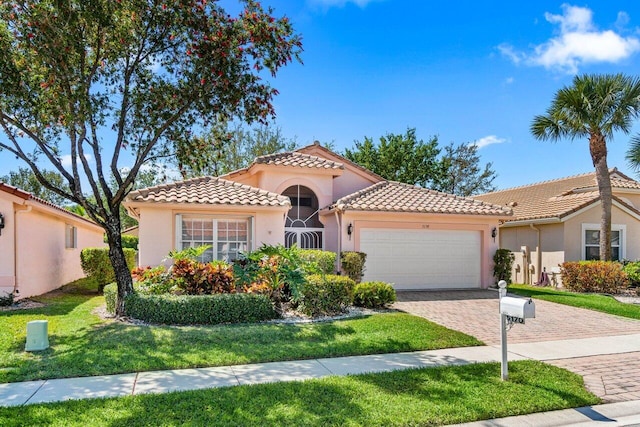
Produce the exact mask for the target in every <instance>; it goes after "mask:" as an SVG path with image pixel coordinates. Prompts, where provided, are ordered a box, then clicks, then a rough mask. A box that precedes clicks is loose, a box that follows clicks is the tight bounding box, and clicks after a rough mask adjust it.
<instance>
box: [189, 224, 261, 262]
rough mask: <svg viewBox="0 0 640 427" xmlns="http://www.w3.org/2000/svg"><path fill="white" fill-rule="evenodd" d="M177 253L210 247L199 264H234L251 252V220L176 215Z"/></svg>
mask: <svg viewBox="0 0 640 427" xmlns="http://www.w3.org/2000/svg"><path fill="white" fill-rule="evenodd" d="M176 230H177V233H176V234H177V236H176V246H177V249H179V250H181V249H187V248H197V247H198V246H202V245H210V246H211V247H210V248H209V249H207V250H206V251H205V252H204V254H202V256H201V257H200V261H202V262H210V261H212V260H223V261H227V262H230V261H233V260H235V259H236V258H238V256H239V254H240V252H246V251H248V250H250V248H251V218H236V217H228V218H226V217H212V216H196V215H176Z"/></svg>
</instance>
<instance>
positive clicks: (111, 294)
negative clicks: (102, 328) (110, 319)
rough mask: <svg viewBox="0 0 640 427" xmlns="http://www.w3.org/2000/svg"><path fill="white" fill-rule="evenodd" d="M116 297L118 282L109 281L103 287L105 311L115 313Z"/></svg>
mask: <svg viewBox="0 0 640 427" xmlns="http://www.w3.org/2000/svg"><path fill="white" fill-rule="evenodd" d="M117 299H118V284H117V283H109V284H108V285H106V286H105V287H104V302H105V303H106V304H107V312H108V313H111V314H116V301H117Z"/></svg>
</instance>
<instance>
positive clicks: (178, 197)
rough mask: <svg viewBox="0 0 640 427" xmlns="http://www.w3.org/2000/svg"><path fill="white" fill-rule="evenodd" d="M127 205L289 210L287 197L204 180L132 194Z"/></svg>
mask: <svg viewBox="0 0 640 427" xmlns="http://www.w3.org/2000/svg"><path fill="white" fill-rule="evenodd" d="M127 200H128V201H134V202H155V203H195V204H203V205H232V206H234V205H235V206H289V205H290V204H291V202H290V201H289V198H288V197H286V196H281V195H279V194H276V193H271V192H269V191H266V190H262V189H260V188H255V187H251V186H249V185H244V184H240V183H237V182H233V181H228V180H226V179H222V178H216V177H211V176H205V177H201V178H193V179H189V180H186V181H178V182H173V183H170V184H163V185H158V186H155V187H149V188H143V189H140V190H136V191H132V192H131V193H129V195H128V196H127Z"/></svg>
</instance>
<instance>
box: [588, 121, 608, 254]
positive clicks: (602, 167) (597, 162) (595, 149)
mask: <svg viewBox="0 0 640 427" xmlns="http://www.w3.org/2000/svg"><path fill="white" fill-rule="evenodd" d="M589 150H590V151H591V159H592V160H593V166H595V168H596V180H597V181H598V191H599V192H600V203H601V206H602V214H601V217H600V260H602V261H611V203H612V202H611V200H612V194H611V176H610V175H609V167H608V166H607V143H606V141H605V138H604V136H603V135H602V134H601V133H600V132H594V133H592V134H591V136H590V138H589Z"/></svg>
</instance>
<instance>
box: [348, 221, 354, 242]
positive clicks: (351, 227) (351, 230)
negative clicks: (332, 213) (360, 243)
mask: <svg viewBox="0 0 640 427" xmlns="http://www.w3.org/2000/svg"><path fill="white" fill-rule="evenodd" d="M352 234H353V224H351V223H350V224H349V225H347V235H348V236H349V240H351V235H352Z"/></svg>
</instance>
